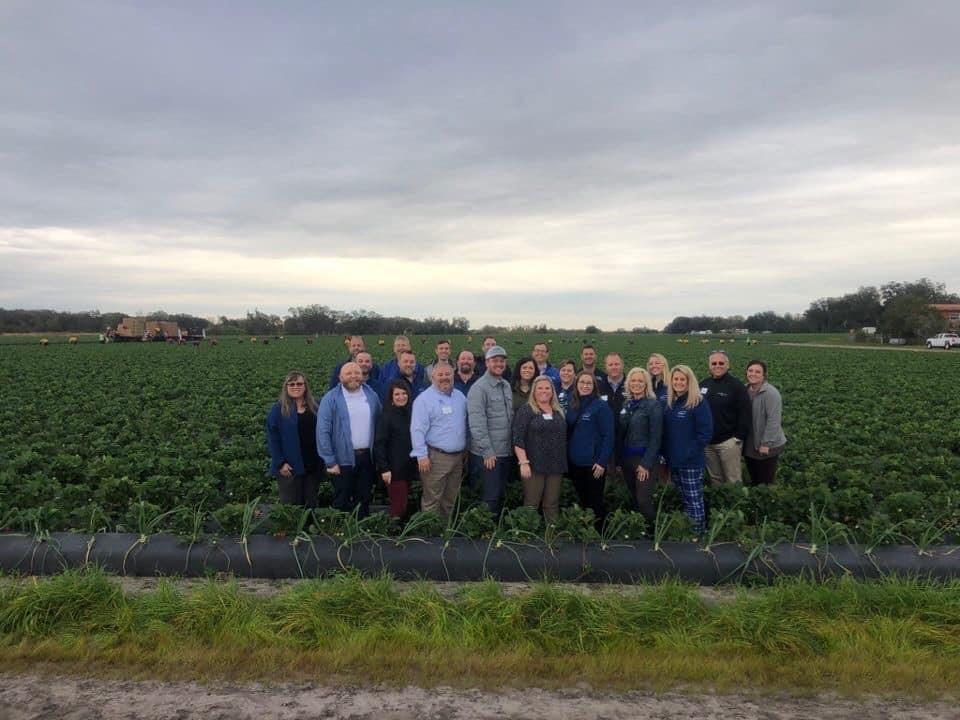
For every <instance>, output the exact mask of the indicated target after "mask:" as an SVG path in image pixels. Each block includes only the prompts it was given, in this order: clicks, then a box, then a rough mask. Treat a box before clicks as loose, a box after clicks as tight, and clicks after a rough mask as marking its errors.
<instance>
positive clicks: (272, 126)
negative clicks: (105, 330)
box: [0, 0, 960, 329]
mask: <svg viewBox="0 0 960 720" xmlns="http://www.w3.org/2000/svg"><path fill="white" fill-rule="evenodd" d="M958 28H960V3H958V2H956V0H944V1H943V2H937V1H935V0H923V2H919V3H908V2H905V1H904V2H883V1H881V0H863V1H862V2H856V1H853V0H850V1H847V0H843V1H839V0H838V2H835V3H817V2H774V1H772V0H759V1H757V2H722V3H717V2H703V3H690V2H678V1H677V0H670V1H669V2H662V3H654V2H636V0H630V1H629V2H623V3H605V2H596V3H585V2H581V1H579V0H578V1H576V2H569V3H566V2H558V1H557V0H549V2H503V3H497V2H471V3H467V2H448V3H443V4H440V3H419V2H396V1H395V0H390V1H389V2H382V3H374V2H359V3H327V2H319V1H306V2H302V3H296V2H280V3H277V2H268V1H267V0H263V2H256V3H255V2H238V1H237V0H230V1H229V2H228V1H224V2H202V1H200V0H189V1H186V2H182V3H176V2H162V3H161V2H147V1H144V2H95V1H93V0H84V1H83V2H76V1H75V0H69V1H67V2H59V3H58V2H46V1H45V0H23V1H19V0H3V2H2V3H0V67H2V68H3V71H2V72H0V306H4V307H31V308H36V307H53V308H57V309H70V310H84V309H92V308H99V309H101V310H103V311H108V310H120V311H126V312H136V311H149V310H153V309H157V308H163V309H166V310H168V311H171V312H193V313H195V314H199V315H205V316H211V315H219V314H226V315H231V316H236V315H242V314H244V313H245V312H246V311H247V310H252V309H254V308H260V309H261V310H264V311H267V312H276V313H278V314H285V313H286V310H287V308H288V307H290V306H293V305H306V304H311V303H319V304H324V305H328V306H330V307H333V308H338V309H358V308H365V309H369V310H374V311H377V312H380V313H382V314H385V315H394V314H397V315H408V316H413V317H423V316H427V315H435V316H442V317H452V316H454V315H462V316H466V317H467V318H468V319H469V320H470V321H471V323H472V324H473V325H474V326H479V325H481V324H484V323H488V322H489V323H496V324H514V323H540V322H546V323H548V324H550V325H554V326H567V327H576V326H581V327H582V326H583V325H584V324H585V323H588V322H593V323H596V324H598V325H600V326H601V327H602V328H604V329H613V328H616V327H618V326H620V327H628V328H629V327H633V326H636V325H649V326H653V327H661V326H663V325H664V324H665V323H666V322H668V321H669V320H670V319H671V318H672V317H674V316H675V315H692V314H699V313H707V314H711V315H714V314H715V315H727V314H733V313H742V314H749V313H751V312H755V311H759V310H766V309H772V310H776V311H778V312H785V311H802V310H804V309H805V308H806V307H807V306H808V305H809V303H810V301H811V300H814V299H816V298H818V297H822V296H826V295H837V294H842V293H844V292H848V291H852V290H855V289H856V288H857V287H858V286H859V285H868V284H869V285H873V284H880V283H883V282H887V281H890V280H913V279H917V278H919V277H922V276H927V277H930V278H932V279H934V280H937V281H940V282H946V283H947V285H948V287H949V288H950V289H951V290H953V291H958V290H960V72H958V70H960V42H958V40H957V29H958Z"/></svg>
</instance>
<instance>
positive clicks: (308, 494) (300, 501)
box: [277, 470, 320, 508]
mask: <svg viewBox="0 0 960 720" xmlns="http://www.w3.org/2000/svg"><path fill="white" fill-rule="evenodd" d="M319 483H320V471H319V470H314V471H313V472H309V473H306V474H305V475H291V476H290V477H284V476H283V475H278V476H277V490H278V492H279V493H280V502H281V503H283V504H284V505H302V506H304V507H308V508H315V507H316V506H317V487H318V485H319Z"/></svg>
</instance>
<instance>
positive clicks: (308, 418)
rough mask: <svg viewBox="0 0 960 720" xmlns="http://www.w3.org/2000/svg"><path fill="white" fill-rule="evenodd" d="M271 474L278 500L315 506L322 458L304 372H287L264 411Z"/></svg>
mask: <svg viewBox="0 0 960 720" xmlns="http://www.w3.org/2000/svg"><path fill="white" fill-rule="evenodd" d="M266 429H267V447H268V448H269V449H270V475H271V476H273V477H275V478H276V479H277V489H278V491H279V495H280V502H281V503H283V504H285V505H303V506H305V507H309V508H314V507H316V506H317V487H318V486H319V482H320V476H321V475H322V474H323V461H322V460H321V459H320V456H319V455H318V454H317V440H316V437H317V401H316V400H315V399H314V397H313V394H312V393H311V392H310V385H309V384H308V383H307V378H306V376H305V375H304V374H303V373H302V372H299V371H298V370H293V371H291V372H289V373H287V376H286V377H285V378H284V379H283V384H282V385H281V387H280V397H279V399H278V400H277V402H275V403H274V405H273V407H272V408H270V412H269V413H268V414H267V426H266Z"/></svg>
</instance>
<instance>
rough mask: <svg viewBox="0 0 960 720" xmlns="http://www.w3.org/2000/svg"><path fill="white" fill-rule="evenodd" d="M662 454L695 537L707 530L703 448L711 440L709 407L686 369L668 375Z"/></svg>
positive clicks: (692, 375) (694, 377)
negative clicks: (691, 523) (690, 521)
mask: <svg viewBox="0 0 960 720" xmlns="http://www.w3.org/2000/svg"><path fill="white" fill-rule="evenodd" d="M663 431H664V443H663V454H664V457H666V459H667V464H668V465H669V467H670V477H671V479H672V480H673V484H674V485H675V486H676V488H677V490H679V491H680V495H681V497H682V498H683V509H684V510H685V511H686V513H687V515H688V516H689V517H690V520H692V521H693V528H694V532H696V533H697V534H698V535H699V534H700V533H702V532H703V531H704V530H705V529H706V527H707V513H706V508H705V507H704V504H703V468H704V466H705V464H706V459H705V457H704V454H703V450H704V448H706V446H707V443H709V442H710V439H711V438H712V437H713V415H711V413H710V405H709V404H708V403H706V402H704V401H703V398H702V396H701V395H700V385H699V384H698V383H697V377H696V376H695V375H694V374H693V370H691V369H690V368H689V367H688V366H686V365H677V366H676V367H675V368H673V370H672V371H671V372H670V384H669V386H668V388H667V407H666V408H665V410H664V414H663Z"/></svg>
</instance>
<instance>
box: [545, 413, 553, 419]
mask: <svg viewBox="0 0 960 720" xmlns="http://www.w3.org/2000/svg"><path fill="white" fill-rule="evenodd" d="M543 419H544V420H553V413H544V414H543Z"/></svg>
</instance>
